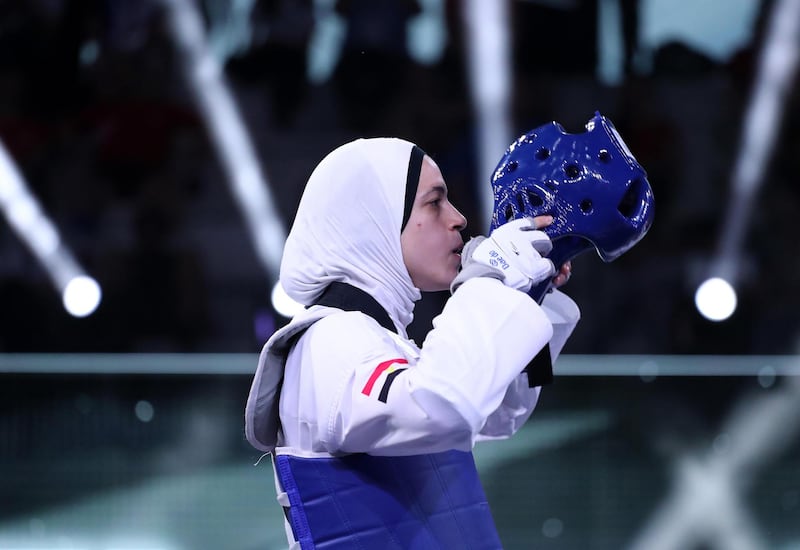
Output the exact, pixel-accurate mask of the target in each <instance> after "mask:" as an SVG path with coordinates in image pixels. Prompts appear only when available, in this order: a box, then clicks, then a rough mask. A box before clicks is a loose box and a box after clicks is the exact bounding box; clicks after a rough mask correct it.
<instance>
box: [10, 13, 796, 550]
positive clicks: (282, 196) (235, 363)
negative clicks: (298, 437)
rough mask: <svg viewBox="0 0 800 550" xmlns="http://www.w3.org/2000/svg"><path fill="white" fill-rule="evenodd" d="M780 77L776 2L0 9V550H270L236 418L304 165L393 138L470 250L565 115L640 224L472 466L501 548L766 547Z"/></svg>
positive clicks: (777, 309)
mask: <svg viewBox="0 0 800 550" xmlns="http://www.w3.org/2000/svg"><path fill="white" fill-rule="evenodd" d="M799 56H800V1H799V0H775V1H766V0H765V1H758V0H707V1H704V2H691V1H689V0H380V1H376V0H272V1H264V0H138V1H133V0H28V1H26V2H15V1H10V0H0V213H1V214H2V215H0V397H2V399H0V548H3V549H11V548H26V549H29V548H37V549H45V548H81V549H83V548H86V549H98V550H99V549H103V550H105V549H112V548H114V549H116V548H131V549H140V548H141V549H150V550H179V549H206V548H208V549H215V548H220V549H223V548H224V549H242V550H249V549H255V548H283V547H285V538H284V535H283V531H282V514H281V511H280V509H279V508H278V507H277V504H276V503H275V502H274V489H273V485H272V473H271V466H270V464H269V461H268V460H267V459H264V460H263V461H261V462H258V461H259V456H260V455H259V453H257V452H256V451H255V450H253V449H252V448H250V447H249V445H248V444H247V443H246V442H245V440H244V436H243V419H242V417H243V410H244V403H245V400H246V397H247V391H248V388H249V384H250V379H251V377H252V374H253V371H254V369H255V364H256V358H257V354H258V351H259V350H260V348H261V346H262V345H263V343H264V341H265V340H266V339H267V338H268V337H269V335H270V334H271V333H272V332H273V331H274V330H275V329H276V328H278V327H280V326H282V325H283V324H285V323H286V322H287V321H288V317H286V315H287V313H286V311H285V310H284V309H283V308H282V306H281V305H280V304H279V303H276V302H273V287H274V285H275V282H276V274H277V264H278V261H279V259H280V254H281V247H282V243H283V239H284V238H285V235H286V232H287V231H288V228H289V227H290V226H291V222H292V219H293V215H294V211H295V208H296V206H297V203H298V201H299V198H300V195H301V193H302V189H303V185H304V183H305V181H306V180H307V178H308V176H309V175H310V173H311V171H312V170H313V168H314V166H315V165H316V164H317V162H318V161H319V160H320V159H321V158H322V157H323V156H324V155H325V154H326V153H327V152H329V151H330V150H332V149H334V148H335V147H337V146H338V145H341V144H342V143H344V142H346V141H349V140H351V139H354V138H356V137H370V136H389V135H391V136H398V137H403V138H405V139H408V140H410V141H413V142H415V143H417V144H419V145H420V146H421V147H422V148H423V149H425V151H426V152H427V153H428V154H429V155H430V156H431V157H433V159H434V160H436V162H437V163H438V164H439V166H440V168H441V169H442V172H443V174H444V176H445V179H446V181H447V183H448V187H449V189H450V195H451V200H452V201H453V202H454V203H455V204H456V205H457V206H458V207H459V208H460V209H461V210H462V212H464V213H465V215H466V216H467V218H468V219H469V220H470V225H469V227H468V229H467V230H466V233H467V236H470V235H477V234H480V233H483V232H485V231H486V229H487V228H488V225H489V216H488V214H489V213H490V212H491V194H490V192H491V189H490V185H489V177H490V175H491V172H492V170H493V169H494V167H495V165H496V164H497V162H498V161H499V160H500V158H501V156H502V154H503V152H504V150H505V148H506V147H507V146H508V145H509V144H510V143H511V142H512V141H513V140H514V139H515V138H516V137H517V136H518V135H520V134H522V133H524V132H527V131H528V130H531V129H533V128H535V127H537V126H540V125H542V124H546V123H548V122H550V121H553V120H555V121H557V122H559V123H560V124H561V125H562V126H564V128H565V129H566V130H567V131H569V132H573V133H577V132H582V131H583V130H584V125H585V124H586V122H587V121H588V120H589V119H590V118H591V117H592V116H593V115H594V113H595V112H596V111H599V112H601V113H602V114H604V115H606V116H607V117H608V118H610V119H611V120H612V121H613V123H614V124H615V126H616V127H617V129H618V130H619V132H620V134H621V135H622V136H623V138H624V139H625V141H626V142H627V145H628V146H629V148H630V149H631V151H632V152H633V154H634V155H635V156H636V157H637V159H638V160H639V162H640V163H641V164H642V165H643V167H644V168H645V169H646V170H647V172H648V176H649V180H650V183H651V185H652V187H653V190H654V193H655V198H656V214H655V222H654V225H653V227H652V229H651V230H650V232H649V233H648V234H647V236H646V237H645V238H644V239H643V240H642V241H641V242H640V243H639V244H638V245H636V246H635V247H634V248H633V249H631V250H630V251H629V252H627V253H626V254H624V255H623V256H622V257H620V258H619V259H617V260H616V261H614V262H611V263H603V262H602V261H600V259H599V258H598V257H597V256H596V255H594V254H584V255H581V256H580V257H578V258H576V259H575V260H573V270H574V276H573V277H572V279H571V281H570V283H569V285H568V286H567V287H566V288H565V291H567V292H568V293H569V294H570V295H571V296H573V298H574V299H575V300H576V301H577V302H578V304H579V305H580V306H581V309H582V322H581V323H580V325H579V326H578V328H577V329H576V331H575V333H574V335H573V337H572V339H571V340H570V341H569V343H568V344H567V347H566V348H565V350H564V356H563V357H562V358H561V359H560V360H559V362H558V363H557V364H556V366H555V371H556V382H555V384H554V385H553V386H552V387H549V388H547V389H546V391H545V392H544V393H543V394H542V400H541V403H540V406H539V408H538V409H537V411H536V413H535V414H534V416H533V417H532V419H531V421H529V423H528V424H527V425H526V426H525V428H524V429H523V430H522V432H521V433H520V434H519V435H518V436H516V437H515V438H513V439H511V440H509V441H506V442H501V443H492V444H489V445H486V446H479V447H478V449H477V450H476V456H477V458H478V463H479V467H480V469H481V471H482V474H483V478H484V481H485V485H486V489H487V494H488V496H489V499H490V502H491V504H492V507H493V510H494V514H495V518H496V521H497V524H498V528H499V529H500V533H501V537H502V538H503V541H504V544H505V546H506V548H520V549H523V548H524V549H527V548H547V549H574V548H597V549H606V548H609V549H616V548H631V549H637V550H638V549H642V550H650V549H660V548H663V549H665V550H667V549H676V550H677V549H681V550H683V549H688V550H701V549H702V550H704V549H743V550H745V549H762V548H763V549H767V548H779V549H797V548H800V529H798V528H797V527H796V525H797V520H798V518H800V462H799V461H798V459H800V445H798V442H797V440H798V432H799V431H800V385H798V375H800V361H798V360H797V359H796V357H795V356H796V353H797V351H798V344H800V340H799V339H798V337H800V315H798V313H797V312H798V310H799V309H800V285H798V283H797V282H798V281H800V254H798V252H800V251H799V250H798V244H797V242H798V239H797V237H798V231H797V229H796V219H797V214H796V212H797V210H798V208H800V185H798V181H797V173H798V169H800V89H799V88H798V78H797V73H798V71H797V64H798V57H799ZM709 281H710V282H709ZM704 283H705V284H704ZM445 298H446V295H445V294H436V293H434V294H430V295H427V296H426V297H425V298H424V299H423V300H422V301H421V302H420V304H419V306H418V309H417V314H416V317H415V320H414V323H413V324H412V326H411V328H410V334H411V335H412V336H413V337H414V338H415V339H417V341H418V342H421V341H422V339H423V338H424V334H425V331H426V330H427V329H428V328H429V327H430V322H431V318H432V317H433V316H434V315H435V314H436V312H437V311H438V309H439V308H440V307H441V305H442V304H443V302H444V300H445ZM484 447H485V448H484ZM257 462H258V465H257V466H255V464H256V463H257Z"/></svg>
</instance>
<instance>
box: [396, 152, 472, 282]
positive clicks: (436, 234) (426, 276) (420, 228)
mask: <svg viewBox="0 0 800 550" xmlns="http://www.w3.org/2000/svg"><path fill="white" fill-rule="evenodd" d="M466 226H467V220H466V218H465V217H464V216H463V215H462V214H461V212H459V211H458V210H457V209H456V207H455V206H453V205H452V204H451V203H450V201H449V200H447V186H446V185H445V183H444V178H443V177H442V172H441V171H440V170H439V167H438V166H436V163H435V162H433V159H431V158H430V157H428V156H425V158H424V159H423V161H422V169H421V170H420V175H419V184H418V185H417V195H416V198H415V199H414V205H413V206H412V208H411V214H410V215H409V218H408V222H407V223H406V227H405V229H403V232H402V233H401V235H400V244H401V247H402V250H403V261H404V262H405V264H406V268H407V269H408V273H409V275H411V280H412V281H413V283H414V286H416V287H417V288H418V289H420V290H422V291H425V292H434V291H439V290H447V289H449V288H450V283H452V282H453V279H454V278H455V276H456V275H457V274H458V268H459V266H460V265H461V249H462V248H463V247H464V240H463V239H462V238H461V231H462V230H463V229H464V228H465V227H466Z"/></svg>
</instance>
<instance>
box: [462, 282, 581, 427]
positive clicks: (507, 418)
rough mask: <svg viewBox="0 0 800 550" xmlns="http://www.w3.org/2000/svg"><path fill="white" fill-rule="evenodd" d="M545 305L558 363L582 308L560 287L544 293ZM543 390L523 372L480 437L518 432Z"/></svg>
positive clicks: (551, 341)
mask: <svg viewBox="0 0 800 550" xmlns="http://www.w3.org/2000/svg"><path fill="white" fill-rule="evenodd" d="M542 309H543V310H544V312H545V313H546V314H547V317H548V319H550V322H551V323H552V325H553V337H552V338H551V339H550V357H551V360H552V361H553V363H555V362H556V359H557V358H558V356H559V355H560V354H561V350H562V349H563V348H564V344H565V343H566V341H567V339H568V338H569V337H570V335H571V334H572V331H573V330H574V329H575V326H576V325H577V324H578V321H579V320H580V310H579V309H578V306H577V304H575V302H574V301H573V300H572V299H571V298H570V297H569V296H567V295H566V294H564V293H563V292H560V291H558V290H554V291H553V292H552V293H550V294H548V295H547V296H546V297H545V299H544V300H543V302H542ZM540 391H541V388H540V387H539V386H537V387H534V388H531V387H530V386H529V385H528V376H527V374H520V375H519V376H518V377H517V378H516V379H515V380H514V381H513V382H512V383H511V385H509V387H508V390H507V391H506V394H505V396H504V398H503V402H502V403H501V404H500V406H499V407H498V408H497V410H496V411H494V412H493V413H492V414H491V415H490V416H489V418H488V419H487V420H486V424H485V425H484V426H483V429H481V431H480V434H479V435H478V437H477V440H478V441H482V440H491V439H502V438H505V437H508V436H510V435H512V434H514V433H516V432H517V430H519V429H520V428H521V427H522V425H523V424H525V422H526V421H527V420H528V418H530V416H531V413H532V412H533V409H534V407H536V403H537V402H538V401H539V392H540Z"/></svg>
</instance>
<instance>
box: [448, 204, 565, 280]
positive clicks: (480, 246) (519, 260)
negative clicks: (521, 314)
mask: <svg viewBox="0 0 800 550" xmlns="http://www.w3.org/2000/svg"><path fill="white" fill-rule="evenodd" d="M552 249H553V243H552V241H551V240H550V237H548V236H547V234H546V233H544V232H542V231H538V230H536V229H535V228H534V225H533V219H532V218H522V219H519V220H513V221H510V222H508V223H506V224H504V225H501V226H500V227H498V228H497V229H495V230H494V231H492V234H491V235H489V237H488V238H485V237H476V238H474V239H471V240H470V241H469V242H468V243H467V244H466V245H465V246H464V250H463V251H462V252H461V266H462V267H461V272H460V273H459V274H458V276H456V278H455V280H454V281H453V284H452V285H451V286H450V290H451V292H455V290H456V289H457V288H458V287H459V286H460V285H461V284H462V283H463V282H464V281H466V280H467V279H469V278H471V277H494V278H497V279H501V280H502V281H503V283H505V285H506V286H509V287H512V288H516V289H517V290H521V291H523V292H528V291H529V290H530V289H531V287H532V286H533V285H535V284H538V283H540V282H542V281H544V280H545V279H547V278H549V277H553V276H554V275H555V273H556V269H555V266H554V265H553V262H552V261H550V260H549V259H547V258H545V257H544V256H546V255H547V254H549V253H550V251H551V250H552Z"/></svg>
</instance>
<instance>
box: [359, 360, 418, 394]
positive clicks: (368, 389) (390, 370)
mask: <svg viewBox="0 0 800 550" xmlns="http://www.w3.org/2000/svg"><path fill="white" fill-rule="evenodd" d="M407 364H408V361H407V360H405V359H403V358H397V359H389V360H388V361H384V362H382V363H380V364H379V365H378V366H377V367H375V370H373V371H372V374H371V375H370V376H369V379H368V380H367V383H366V384H364V387H363V388H362V390H361V393H363V394H364V395H367V396H369V395H371V394H372V390H373V389H374V387H375V383H376V382H377V381H378V379H379V378H380V377H381V375H382V374H383V373H386V379H385V380H384V381H383V386H381V391H380V393H379V394H378V401H381V402H383V403H386V399H387V398H388V397H389V388H390V387H391V386H392V382H394V379H395V378H397V375H398V374H400V373H401V372H403V371H404V370H406V368H405V367H403V368H401V367H399V366H398V365H407Z"/></svg>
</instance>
